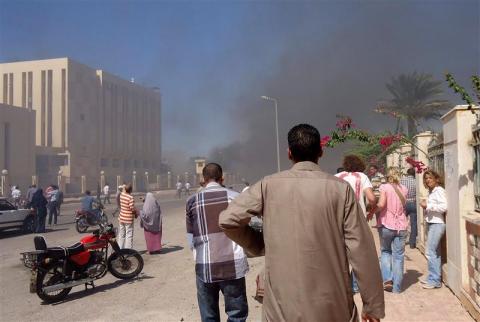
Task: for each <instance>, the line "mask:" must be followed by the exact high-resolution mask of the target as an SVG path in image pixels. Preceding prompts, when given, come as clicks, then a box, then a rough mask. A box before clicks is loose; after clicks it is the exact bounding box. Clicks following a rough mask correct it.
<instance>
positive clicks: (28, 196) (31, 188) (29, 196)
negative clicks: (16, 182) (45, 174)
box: [26, 184, 37, 208]
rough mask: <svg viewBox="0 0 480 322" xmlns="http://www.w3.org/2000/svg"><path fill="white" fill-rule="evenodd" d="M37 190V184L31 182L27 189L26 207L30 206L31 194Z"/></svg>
mask: <svg viewBox="0 0 480 322" xmlns="http://www.w3.org/2000/svg"><path fill="white" fill-rule="evenodd" d="M35 192H37V185H36V184H32V185H31V186H30V187H29V188H28V190H27V196H26V199H27V208H31V205H32V198H33V195H34V194H35Z"/></svg>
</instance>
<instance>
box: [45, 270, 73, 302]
mask: <svg viewBox="0 0 480 322" xmlns="http://www.w3.org/2000/svg"><path fill="white" fill-rule="evenodd" d="M62 270H63V264H62V263H61V262H56V263H53V264H52V265H50V266H48V267H47V268H46V269H45V270H39V271H38V273H37V295H38V297H39V298H41V299H42V300H43V301H45V302H46V303H55V302H58V301H61V300H63V299H64V298H65V297H66V296H67V295H68V293H70V290H71V289H72V288H71V287H69V288H64V289H62V290H58V291H53V292H50V293H45V292H44V291H43V288H44V287H45V286H51V285H55V284H58V283H62V282H63V280H64V274H63V272H62Z"/></svg>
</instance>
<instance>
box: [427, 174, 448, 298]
mask: <svg viewBox="0 0 480 322" xmlns="http://www.w3.org/2000/svg"><path fill="white" fill-rule="evenodd" d="M423 184H424V185H425V187H426V188H427V189H428V191H429V194H428V199H427V200H425V199H424V200H422V201H421V202H420V206H421V207H422V208H423V209H425V214H424V216H425V221H426V222H427V247H426V250H425V256H426V257H427V263H428V275H427V278H426V279H424V280H420V283H422V284H423V288H425V289H434V288H439V287H442V256H441V253H440V249H439V248H440V247H439V246H440V241H441V240H442V237H443V234H444V233H445V212H446V211H447V207H448V204H447V195H446V193H445V189H444V188H443V187H442V185H443V180H442V178H441V177H440V175H439V174H438V173H437V172H435V171H433V170H427V171H426V172H424V173H423Z"/></svg>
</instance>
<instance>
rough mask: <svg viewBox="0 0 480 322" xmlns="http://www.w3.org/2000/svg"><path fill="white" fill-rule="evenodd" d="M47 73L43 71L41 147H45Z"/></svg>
mask: <svg viewBox="0 0 480 322" xmlns="http://www.w3.org/2000/svg"><path fill="white" fill-rule="evenodd" d="M45 83H46V82H45V71H44V70H42V93H41V94H42V95H41V103H40V120H41V122H40V124H41V128H40V131H41V132H40V142H41V145H43V146H45V110H46V109H45V88H46V85H45Z"/></svg>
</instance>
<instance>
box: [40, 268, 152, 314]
mask: <svg viewBox="0 0 480 322" xmlns="http://www.w3.org/2000/svg"><path fill="white" fill-rule="evenodd" d="M152 278H155V277H153V276H150V275H146V274H143V273H141V274H140V275H139V276H138V277H137V278H134V279H131V280H116V281H115V282H113V283H110V284H103V285H100V286H95V287H94V288H88V289H87V290H85V289H84V290H80V289H81V288H82V287H83V285H78V286H76V287H77V288H78V291H77V292H75V293H72V294H69V295H67V297H66V298H65V300H63V301H60V302H57V303H52V304H51V305H52V306H55V305H61V304H64V303H68V302H71V301H75V300H79V299H82V298H84V297H85V296H89V295H92V294H95V293H98V292H105V291H108V290H110V289H113V288H117V287H119V286H122V285H124V284H134V283H139V282H142V281H143V280H148V279H152ZM74 288H75V287H74ZM42 305H49V304H48V303H45V302H42Z"/></svg>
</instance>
